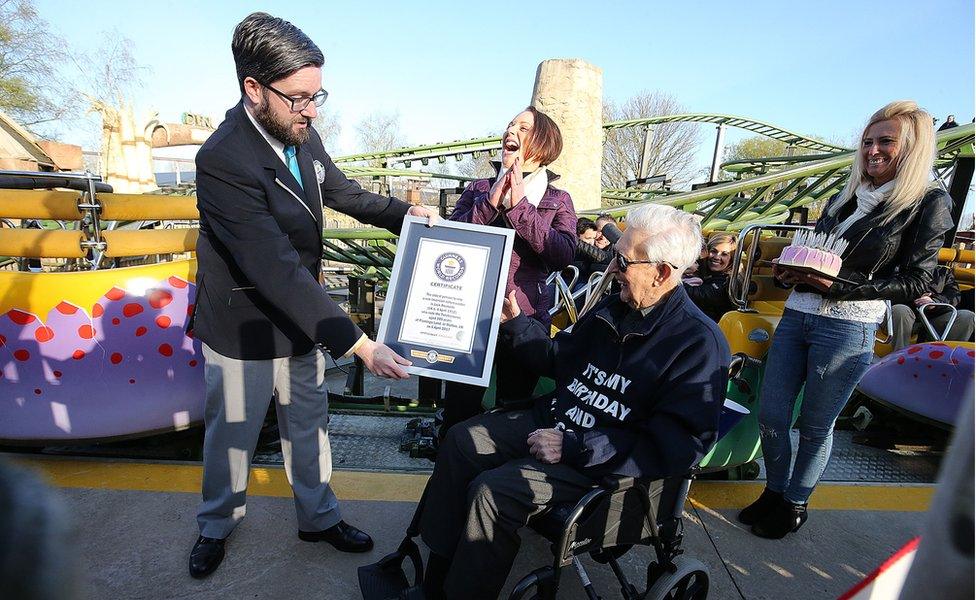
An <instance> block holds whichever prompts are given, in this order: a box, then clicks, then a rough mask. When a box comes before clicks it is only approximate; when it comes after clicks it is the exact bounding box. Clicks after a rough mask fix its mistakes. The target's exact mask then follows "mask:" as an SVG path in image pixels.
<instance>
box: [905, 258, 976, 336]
mask: <svg viewBox="0 0 976 600" xmlns="http://www.w3.org/2000/svg"><path fill="white" fill-rule="evenodd" d="M961 297H962V294H961V293H960V292H959V285H958V284H957V283H956V278H955V277H953V275H952V269H950V268H949V267H944V266H941V265H940V266H938V267H936V269H935V273H934V274H933V277H932V283H930V284H929V287H928V290H926V292H925V293H924V294H922V295H921V296H919V297H918V298H916V299H915V301H914V302H912V303H911V305H909V304H895V305H893V306H892V307H891V321H892V325H893V329H894V331H892V332H891V333H892V344H893V345H894V347H895V350H900V349H902V348H904V347H905V346H907V345H909V344H910V343H911V337H912V335H914V334H918V341H919V342H931V341H934V340H933V338H932V335H931V334H930V333H929V331H928V329H927V328H926V327H924V326H923V325H922V323H921V321H922V319H921V318H920V317H919V316H918V314H919V313H918V311H921V310H922V307H923V306H925V305H926V304H932V303H934V302H938V303H941V304H951V305H952V306H959V300H960V298H961ZM925 316H926V317H927V318H928V320H929V322H930V323H931V324H932V327H933V328H934V329H935V332H936V333H937V334H941V333H942V332H943V331H945V328H946V325H948V324H949V318H950V317H951V316H952V311H951V310H949V309H948V308H946V307H944V306H936V307H933V308H930V309H927V310H926V311H925ZM974 319H976V315H974V314H973V313H972V312H971V311H968V310H961V309H960V310H958V311H957V312H956V320H955V321H954V322H953V324H952V327H951V328H950V329H949V332H948V335H947V336H946V338H945V339H946V340H949V341H956V342H967V341H972V340H973V328H974Z"/></svg>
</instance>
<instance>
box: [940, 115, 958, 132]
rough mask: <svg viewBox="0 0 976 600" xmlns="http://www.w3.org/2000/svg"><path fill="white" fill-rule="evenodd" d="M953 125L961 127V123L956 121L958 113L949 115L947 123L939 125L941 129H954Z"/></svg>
mask: <svg viewBox="0 0 976 600" xmlns="http://www.w3.org/2000/svg"><path fill="white" fill-rule="evenodd" d="M953 127H959V123H956V115H949V116H948V117H946V120H945V123H943V124H942V125H939V131H943V130H945V129H952V128H953Z"/></svg>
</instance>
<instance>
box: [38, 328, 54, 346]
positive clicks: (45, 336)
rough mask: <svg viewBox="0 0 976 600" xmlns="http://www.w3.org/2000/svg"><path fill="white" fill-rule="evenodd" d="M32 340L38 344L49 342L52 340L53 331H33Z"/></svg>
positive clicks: (40, 329)
mask: <svg viewBox="0 0 976 600" xmlns="http://www.w3.org/2000/svg"><path fill="white" fill-rule="evenodd" d="M34 339H35V340H37V341H38V342H40V343H42V344H43V343H44V342H50V341H51V340H53V339H54V330H53V329H51V328H50V327H38V328H37V330H36V331H34Z"/></svg>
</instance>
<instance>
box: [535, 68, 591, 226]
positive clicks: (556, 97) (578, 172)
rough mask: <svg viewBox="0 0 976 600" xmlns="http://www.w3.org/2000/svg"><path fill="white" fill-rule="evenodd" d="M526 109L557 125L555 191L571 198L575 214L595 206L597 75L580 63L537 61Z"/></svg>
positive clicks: (554, 165) (554, 167) (553, 167)
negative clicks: (560, 142)
mask: <svg viewBox="0 0 976 600" xmlns="http://www.w3.org/2000/svg"><path fill="white" fill-rule="evenodd" d="M532 106H535V107H536V108H538V109H539V110H541V111H542V112H544V113H546V114H547V115H549V116H550V117H552V119H553V120H554V121H555V122H556V124H558V125H559V129H560V131H561V132H562V135H563V151H562V154H561V155H560V156H559V160H557V161H556V162H555V163H554V164H553V165H552V170H553V171H555V172H556V173H559V174H560V175H561V176H562V177H561V178H560V179H559V181H557V182H556V184H555V185H556V187H559V188H562V189H564V190H566V191H567V192H569V193H570V195H571V196H572V197H573V205H574V206H575V207H576V210H577V211H580V210H584V209H590V208H599V207H600V189H601V186H600V171H601V168H602V165H603V70H602V69H600V68H599V67H596V66H594V65H591V64H589V63H588V62H586V61H583V60H580V59H573V58H565V59H562V58H559V59H551V60H546V61H543V62H542V63H540V64H539V68H538V70H536V75H535V87H534V89H533V90H532Z"/></svg>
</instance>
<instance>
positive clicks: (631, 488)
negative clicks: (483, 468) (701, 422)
mask: <svg viewBox="0 0 976 600" xmlns="http://www.w3.org/2000/svg"><path fill="white" fill-rule="evenodd" d="M696 473H697V469H696V470H693V471H692V472H689V473H688V474H686V475H683V476H677V477H672V478H669V479H664V480H658V481H647V480H642V479H635V478H633V477H610V478H606V479H604V480H603V481H602V482H600V484H599V485H598V486H597V487H595V489H593V490H592V491H590V492H588V493H587V494H586V495H584V496H583V498H581V499H580V500H579V501H578V502H577V503H576V504H575V505H573V504H560V505H554V506H550V507H548V508H547V509H546V511H545V512H543V513H540V514H538V515H536V516H534V517H533V518H532V519H531V520H530V521H529V527H530V528H531V529H533V530H535V531H536V532H538V533H540V534H541V535H542V536H543V537H545V538H546V539H547V540H548V541H549V543H550V549H551V551H552V555H553V561H552V564H550V565H546V566H543V567H540V568H538V569H535V570H534V571H532V572H531V573H529V574H528V575H526V576H525V577H523V578H522V579H521V580H520V581H519V582H518V583H517V584H516V585H515V587H514V588H513V589H512V592H511V594H510V595H509V600H522V599H533V600H552V599H555V598H556V596H557V592H558V590H559V585H560V582H561V580H562V575H563V572H564V570H565V569H566V567H569V566H570V565H572V566H573V569H574V571H575V572H576V574H577V576H578V577H579V580H580V582H581V583H582V585H583V589H584V591H585V592H586V595H587V597H588V598H590V600H598V599H600V598H601V596H600V595H598V594H597V592H596V589H595V588H594V586H593V583H592V582H591V581H590V578H589V576H588V574H587V572H586V570H585V569H584V567H583V564H582V563H581V562H580V560H579V557H580V556H584V555H587V554H588V555H590V557H591V558H592V559H593V560H594V561H595V562H597V563H600V564H606V565H609V566H610V569H611V570H612V571H613V574H614V576H615V577H616V579H617V581H618V582H619V584H620V594H621V596H622V597H623V598H624V599H625V600H638V599H645V600H662V599H664V598H675V599H677V598H681V599H684V600H702V599H704V598H706V597H707V596H708V585H709V581H708V568H707V567H706V566H705V565H704V564H703V563H702V562H701V561H699V560H697V559H694V558H691V557H688V556H683V554H682V553H683V550H682V548H681V540H682V537H683V531H684V528H683V522H682V517H681V515H682V511H683V509H684V505H685V500H686V499H687V498H688V490H689V489H690V487H691V482H692V480H693V479H694V477H695V475H696ZM634 546H651V547H652V548H653V549H654V553H655V558H654V560H653V561H652V562H651V563H650V564H649V565H648V567H647V585H646V587H645V589H644V591H640V590H638V589H637V587H635V586H634V585H633V584H632V583H630V582H629V581H628V580H627V577H626V575H625V574H624V571H623V569H622V568H621V566H620V563H619V561H618V559H619V558H620V557H621V556H623V555H624V554H625V553H626V552H628V551H629V550H630V549H631V548H632V547H634Z"/></svg>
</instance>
